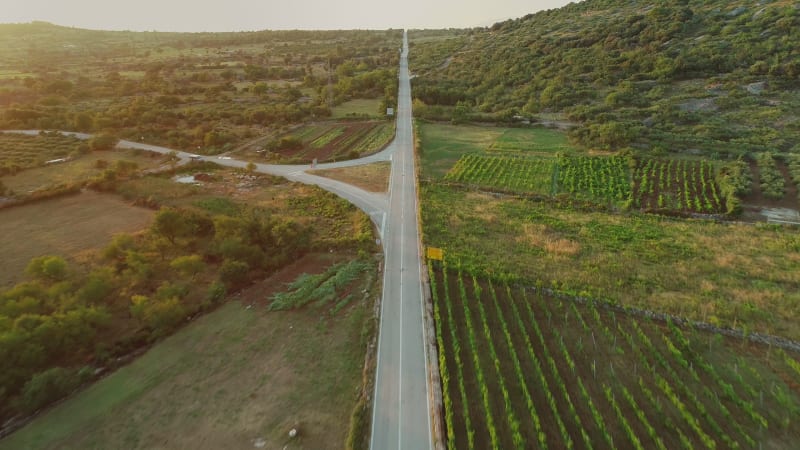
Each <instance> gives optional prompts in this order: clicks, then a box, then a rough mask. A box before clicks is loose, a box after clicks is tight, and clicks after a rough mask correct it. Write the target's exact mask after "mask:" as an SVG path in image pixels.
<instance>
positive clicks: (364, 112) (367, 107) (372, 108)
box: [331, 98, 385, 119]
mask: <svg viewBox="0 0 800 450" xmlns="http://www.w3.org/2000/svg"><path fill="white" fill-rule="evenodd" d="M380 105H381V99H379V98H371V99H366V98H359V99H355V100H350V101H347V102H344V103H342V104H340V105H336V106H334V107H333V109H331V117H332V118H334V119H344V118H347V117H354V116H355V117H362V116H369V117H383V116H384V115H385V114H381V111H378V108H379V107H380Z"/></svg>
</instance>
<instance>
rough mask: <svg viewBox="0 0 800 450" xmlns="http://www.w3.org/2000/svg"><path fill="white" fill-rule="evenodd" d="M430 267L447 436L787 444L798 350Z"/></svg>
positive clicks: (493, 440)
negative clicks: (760, 344) (791, 351)
mask: <svg viewBox="0 0 800 450" xmlns="http://www.w3.org/2000/svg"><path fill="white" fill-rule="evenodd" d="M430 270H431V273H430V275H431V281H432V285H431V288H432V290H433V294H434V295H433V299H434V316H435V320H436V333H437V343H438V346H439V364H440V370H441V374H442V383H443V395H444V405H445V406H444V413H445V417H444V419H445V425H446V429H447V439H448V441H447V444H448V448H450V449H466V448H509V449H510V448H534V447H538V448H635V449H645V448H646V449H651V448H652V449H679V448H684V449H695V448H707V449H714V448H775V449H777V448H791V447H792V446H793V444H792V442H794V441H795V440H796V438H797V436H798V433H800V421H799V420H798V417H800V397H799V395H800V385H799V384H798V383H797V380H798V379H800V363H798V360H797V356H796V355H788V354H786V353H784V352H783V351H780V350H776V349H767V348H760V347H756V346H754V345H751V344H748V343H747V342H739V341H733V340H728V339H725V338H723V337H722V336H720V335H714V334H710V333H703V332H699V331H695V330H688V329H681V328H679V327H677V326H675V325H673V324H672V323H667V324H662V323H652V322H649V321H647V320H644V319H641V320H640V319H636V318H633V317H632V316H629V315H627V314H625V313H621V312H616V313H615V312H612V311H609V310H606V309H600V308H598V307H596V306H594V305H593V304H589V305H586V306H584V305H579V304H577V303H575V302H573V301H567V300H560V299H557V298H551V297H545V296H542V295H539V294H536V293H533V292H531V291H528V290H523V289H520V288H515V287H510V286H509V285H507V284H505V283H503V282H495V283H492V282H488V281H484V280H479V279H477V278H475V277H472V276H469V275H466V274H465V273H460V272H456V271H454V270H453V269H449V270H445V271H434V270H433V269H430Z"/></svg>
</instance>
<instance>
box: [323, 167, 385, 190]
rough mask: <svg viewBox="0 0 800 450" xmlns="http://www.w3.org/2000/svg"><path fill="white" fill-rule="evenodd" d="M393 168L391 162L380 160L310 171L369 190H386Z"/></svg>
mask: <svg viewBox="0 0 800 450" xmlns="http://www.w3.org/2000/svg"><path fill="white" fill-rule="evenodd" d="M391 169H392V166H391V163H388V162H379V163H373V164H365V165H363V166H354V167H344V168H341V169H320V170H310V171H308V173H311V174H314V175H319V176H321V177H327V178H332V179H334V180H338V181H342V182H344V183H348V184H352V185H354V186H358V187H360V188H361V189H364V190H365V191H369V192H386V191H387V190H388V189H389V175H390V174H391Z"/></svg>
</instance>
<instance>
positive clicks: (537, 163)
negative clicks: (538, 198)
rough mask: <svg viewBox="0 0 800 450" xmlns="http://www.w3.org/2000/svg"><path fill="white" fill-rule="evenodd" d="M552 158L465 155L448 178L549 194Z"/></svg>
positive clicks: (550, 189)
mask: <svg viewBox="0 0 800 450" xmlns="http://www.w3.org/2000/svg"><path fill="white" fill-rule="evenodd" d="M552 173H553V160H552V159H549V158H519V157H511V156H485V155H479V154H468V155H464V156H462V157H461V158H460V159H459V160H458V162H456V164H455V166H453V168H452V169H451V170H450V171H449V172H448V173H447V175H446V176H445V180H447V181H455V182H459V183H465V184H474V185H478V186H482V187H486V188H496V189H502V190H507V191H514V192H525V193H538V194H543V195H550V194H551V191H552Z"/></svg>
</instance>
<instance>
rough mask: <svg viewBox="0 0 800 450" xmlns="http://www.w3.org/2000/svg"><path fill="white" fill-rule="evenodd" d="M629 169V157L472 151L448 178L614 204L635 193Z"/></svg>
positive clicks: (486, 185)
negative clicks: (484, 153) (545, 155)
mask: <svg viewBox="0 0 800 450" xmlns="http://www.w3.org/2000/svg"><path fill="white" fill-rule="evenodd" d="M628 170H629V169H628V163H627V160H626V159H625V158H621V157H615V156H612V157H591V156H565V157H561V158H557V159H556V158H537V157H534V158H527V157H510V156H485V155H481V154H469V155H464V156H462V157H461V159H459V160H458V162H457V163H456V165H455V166H454V167H453V168H452V169H451V170H450V171H449V172H448V173H447V175H446V176H445V180H446V181H455V182H459V183H464V184H472V185H478V186H481V187H486V188H490V189H500V190H503V191H511V192H520V193H536V194H540V195H546V196H552V195H556V194H558V193H562V192H566V193H569V194H571V195H572V196H574V197H576V198H580V199H585V200H591V201H595V202H599V203H605V202H608V203H612V204H614V203H620V202H622V201H624V200H627V199H629V198H630V196H631V190H630V181H629V179H630V175H629V173H628Z"/></svg>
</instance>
